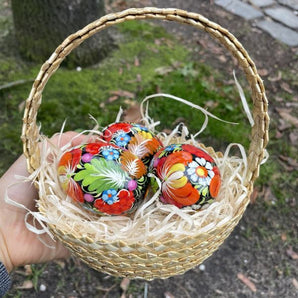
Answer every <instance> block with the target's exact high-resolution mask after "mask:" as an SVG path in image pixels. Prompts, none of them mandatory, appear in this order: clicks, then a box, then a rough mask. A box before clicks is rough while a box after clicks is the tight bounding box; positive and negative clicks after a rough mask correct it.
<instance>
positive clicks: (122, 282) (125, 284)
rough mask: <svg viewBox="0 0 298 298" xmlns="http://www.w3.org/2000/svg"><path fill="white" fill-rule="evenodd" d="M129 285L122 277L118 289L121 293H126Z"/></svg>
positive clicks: (128, 280)
mask: <svg viewBox="0 0 298 298" xmlns="http://www.w3.org/2000/svg"><path fill="white" fill-rule="evenodd" d="M129 284H130V279H129V278H127V277H124V278H123V279H122V281H121V283H120V288H121V289H122V291H123V292H126V291H127V289H128V287H129Z"/></svg>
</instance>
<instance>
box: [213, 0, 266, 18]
mask: <svg viewBox="0 0 298 298" xmlns="http://www.w3.org/2000/svg"><path fill="white" fill-rule="evenodd" d="M215 4H217V5H219V6H221V7H223V8H224V9H226V10H227V11H229V12H231V13H233V14H236V15H238V16H240V17H242V18H244V19H246V20H252V19H255V18H259V17H262V16H263V14H262V12H260V11H259V10H257V9H255V8H254V7H252V6H251V5H249V4H247V3H244V2H241V1H239V0H216V1H215Z"/></svg>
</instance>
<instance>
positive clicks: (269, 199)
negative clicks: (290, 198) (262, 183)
mask: <svg viewBox="0 0 298 298" xmlns="http://www.w3.org/2000/svg"><path fill="white" fill-rule="evenodd" d="M275 199H276V198H275V197H274V195H273V193H272V191H271V188H270V187H266V188H265V190H264V194H263V200H264V201H265V202H273V201H275Z"/></svg>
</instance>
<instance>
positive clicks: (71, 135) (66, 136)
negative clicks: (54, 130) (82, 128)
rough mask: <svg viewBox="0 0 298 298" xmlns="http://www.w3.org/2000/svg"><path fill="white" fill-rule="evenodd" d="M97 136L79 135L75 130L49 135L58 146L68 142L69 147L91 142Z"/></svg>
mask: <svg viewBox="0 0 298 298" xmlns="http://www.w3.org/2000/svg"><path fill="white" fill-rule="evenodd" d="M97 138H98V137H96V136H90V137H88V136H86V135H80V134H79V133H77V132H74V131H68V132H65V133H62V134H60V133H58V134H55V135H53V136H52V137H51V141H52V142H53V143H54V144H55V145H56V146H59V147H63V146H65V145H66V144H68V143H70V145H71V147H76V146H79V145H81V144H83V143H91V142H95V141H96V139H97Z"/></svg>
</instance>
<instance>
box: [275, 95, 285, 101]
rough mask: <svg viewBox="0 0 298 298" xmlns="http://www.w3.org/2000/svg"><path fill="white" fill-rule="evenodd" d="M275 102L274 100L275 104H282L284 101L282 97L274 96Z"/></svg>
mask: <svg viewBox="0 0 298 298" xmlns="http://www.w3.org/2000/svg"><path fill="white" fill-rule="evenodd" d="M275 100H276V101H277V102H282V101H284V99H283V98H282V97H280V96H276V97H275Z"/></svg>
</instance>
